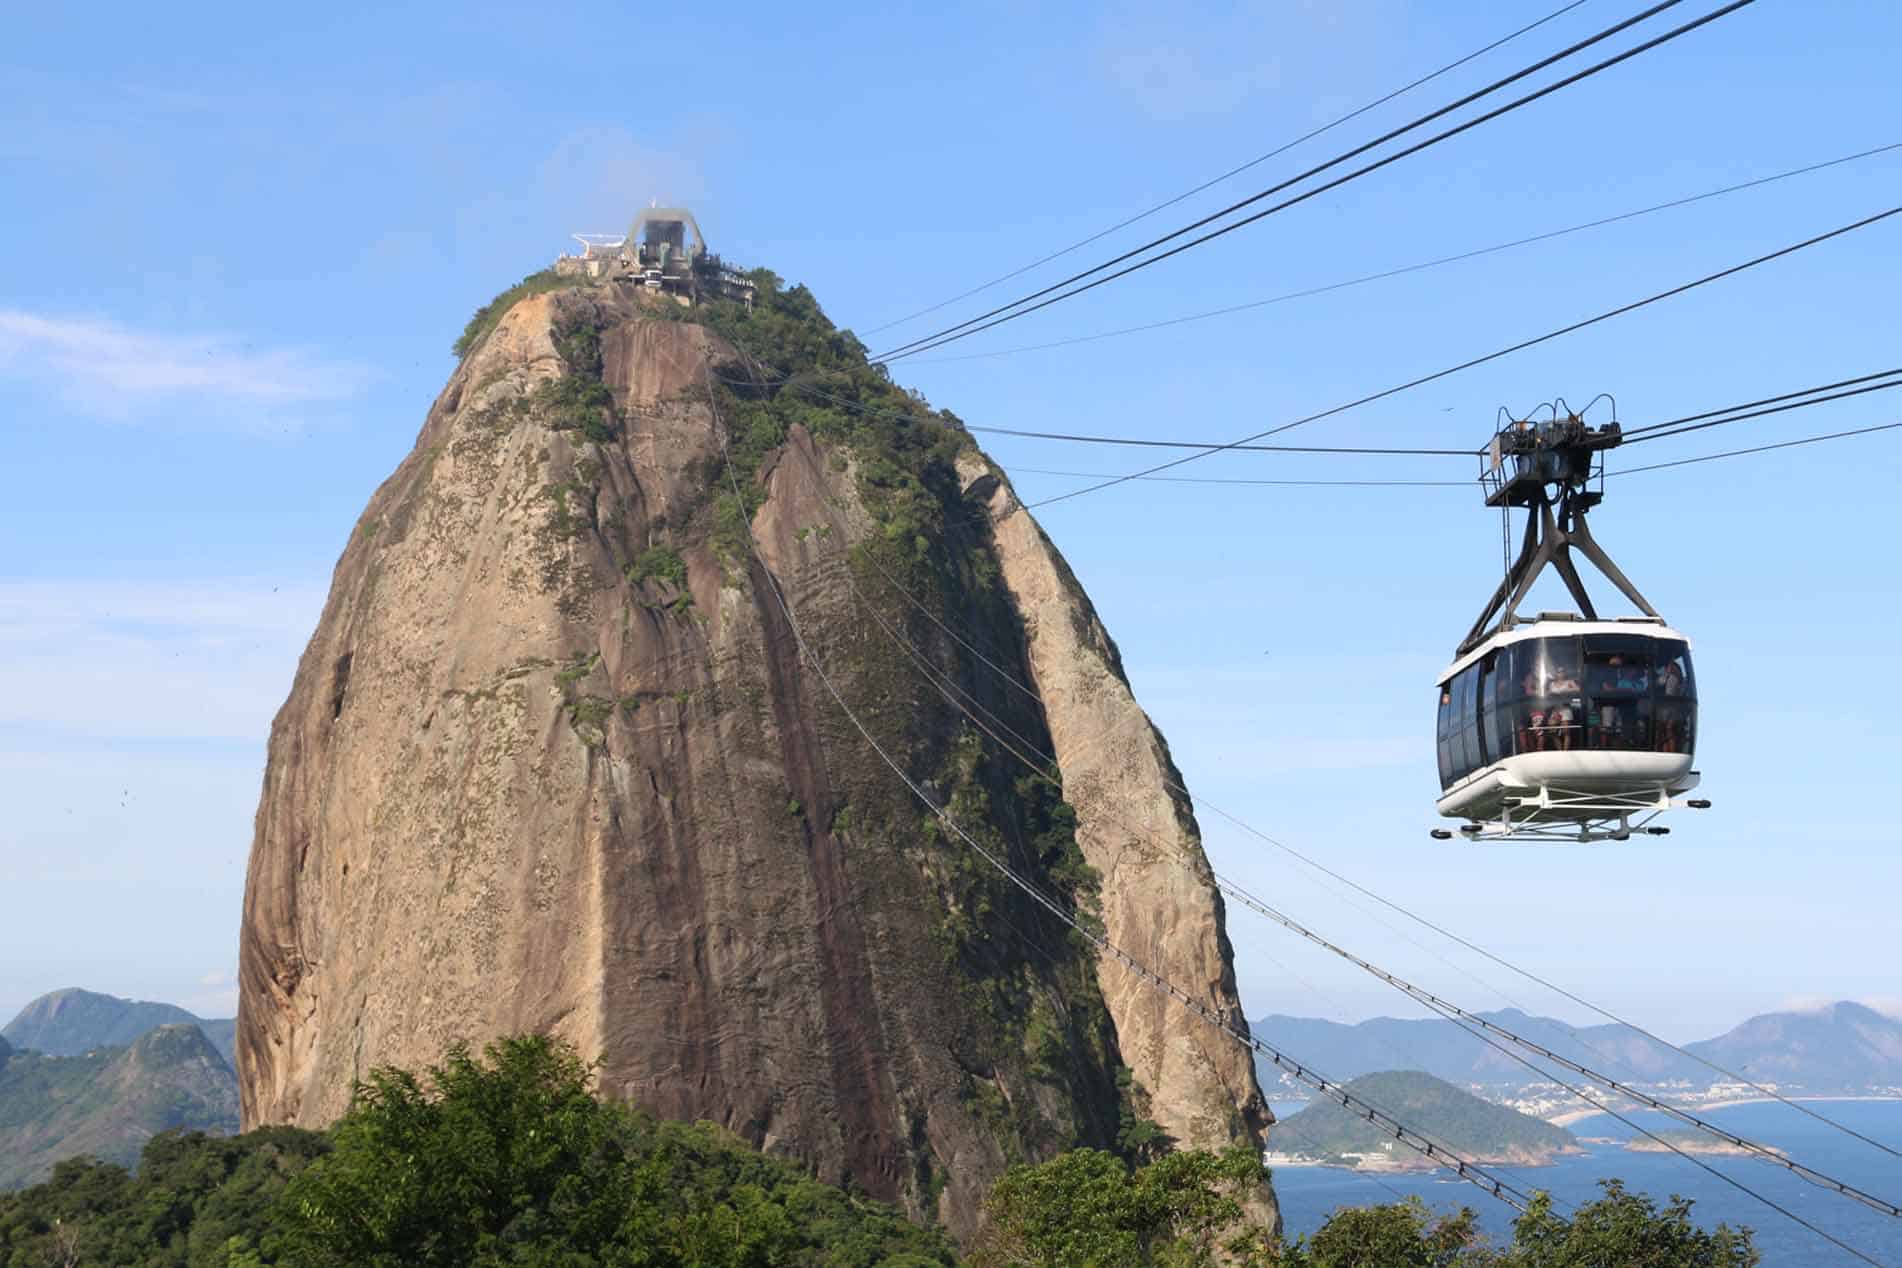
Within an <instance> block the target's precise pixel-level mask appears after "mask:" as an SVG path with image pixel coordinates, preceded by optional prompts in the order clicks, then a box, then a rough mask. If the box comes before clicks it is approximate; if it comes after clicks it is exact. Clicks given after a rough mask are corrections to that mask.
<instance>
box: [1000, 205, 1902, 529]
mask: <svg viewBox="0 0 1902 1268" xmlns="http://www.w3.org/2000/svg"><path fill="white" fill-rule="evenodd" d="M1898 214H1902V206H1897V207H1891V208H1889V209H1888V210H1886V211H1879V212H1876V213H1875V214H1874V215H1870V216H1864V217H1863V218H1862V219H1860V220H1855V221H1851V222H1850V223H1849V224H1846V225H1842V226H1840V227H1838V228H1835V229H1831V230H1829V231H1827V232H1825V233H1819V234H1816V235H1814V236H1812V237H1809V238H1805V239H1803V240H1802V241H1801V242H1794V243H1791V244H1790V245H1789V246H1786V247H1779V248H1778V249H1777V250H1775V251H1770V252H1767V253H1765V254H1763V255H1759V256H1757V257H1756V258H1754V259H1750V260H1745V261H1744V262H1743V263H1742V264H1733V265H1731V266H1730V267H1729V268H1726V269H1720V270H1718V271H1717V272H1715V273H1706V274H1705V275H1704V276H1702V277H1700V278H1695V279H1693V280H1692V281H1689V282H1684V283H1681V284H1679V285H1677V286H1673V287H1671V288H1670V289H1669V290H1663V291H1658V292H1656V293H1655V294H1652V295H1647V296H1646V297H1645V298H1643V299H1639V300H1634V301H1632V302H1631V303H1629V304H1621V305H1619V306H1618V307H1616V308H1608V309H1606V310H1605V311H1604V312H1602V313H1598V314H1597V315H1595V316H1592V317H1587V318H1585V319H1583V320H1582V321H1575V322H1573V323H1572V324H1570V325H1568V326H1561V327H1559V328H1558V329H1556V330H1549V331H1547V332H1546V333H1544V334H1542V335H1535V336H1534V337H1532V338H1530V339H1522V340H1520V341H1519V342H1518V343H1515V344H1510V345H1508V346H1506V347H1504V348H1501V349H1499V350H1498V351H1496V352H1489V353H1487V354H1486V355H1484V356H1479V357H1473V358H1471V359H1469V360H1466V361H1462V362H1460V363H1459V364H1458V365H1453V366H1448V367H1447V368H1446V369H1444V370H1436V371H1434V372H1433V373H1432V374H1423V375H1421V376H1419V377H1418V378H1414V379H1409V380H1408V381H1406V382H1405V383H1399V384H1396V385H1394V386H1393V387H1390V388H1384V389H1382V390H1381V391H1378V392H1371V393H1369V394H1368V395H1366V396H1362V397H1359V398H1357V399H1355V400H1352V401H1348V402H1346V403H1345V404H1341V405H1336V406H1334V407H1333V408H1331V409H1325V410H1320V411H1318V412H1316V413H1313V414H1308V415H1306V416H1305V417H1302V418H1297V419H1295V420H1293V421H1292V422H1287V423H1282V424H1280V425H1278V426H1275V427H1270V428H1267V429H1265V430H1263V431H1259V432H1256V433H1254V434H1253V435H1250V436H1243V437H1242V438H1241V439H1240V440H1238V441H1236V442H1235V444H1248V443H1251V442H1254V441H1258V440H1265V439H1267V438H1268V437H1269V436H1274V435H1278V434H1280V433H1282V432H1285V431H1291V430H1293V429H1294V428H1296V427H1302V426H1305V425H1306V424H1308V423H1313V422H1318V421H1320V420H1321V419H1324V418H1331V417H1333V416H1334V415H1336V414H1343V413H1346V412H1347V411H1348V410H1350V409H1355V408H1357V407H1359V406H1362V405H1367V404H1370V403H1372V402H1374V401H1378V400H1384V399H1385V398H1387V397H1389V396H1395V395H1398V394H1399V393H1401V392H1405V391H1407V390H1409V389H1411V388H1416V387H1419V386H1420V385H1422V384H1424V383H1431V382H1434V381H1435V380H1437V379H1443V378H1446V377H1448V376H1449V375H1453V374H1457V373H1459V372H1460V371H1462V370H1470V369H1472V368H1473V367H1474V366H1478V365H1484V364H1486V363H1487V362H1489V361H1497V360H1499V359H1500V358H1502V357H1506V356H1510V355H1511V354H1512V353H1515V352H1521V351H1523V350H1525V349H1527V348H1531V347H1535V346H1537V345H1539V344H1542V343H1549V342H1550V341H1552V340H1554V339H1557V338H1560V337H1561V336H1563V335H1569V334H1572V333H1574V332H1576V331H1579V330H1584V329H1585V328H1586V327H1588V326H1595V325H1597V324H1599V323H1600V322H1604V321H1609V320H1611V319H1612V318H1614V317H1620V316H1623V315H1624V314H1626V313H1630V312H1635V311H1637V310H1638V309H1640V308H1646V307H1649V306H1650V305H1652V304H1656V303H1660V302H1662V301H1663V300H1666V299H1671V298H1673V297H1674V296H1678V295H1682V294H1684V293H1685V292H1686V291H1691V290H1695V289H1696V288H1698V287H1700V286H1708V285H1709V284H1710V283H1712V282H1716V281H1720V280H1722V279H1724V278H1727V277H1730V276H1733V275H1734V274H1737V273H1742V272H1744V271H1745V270H1746V269H1753V268H1756V267H1758V266H1760V265H1763V264H1768V263H1770V262H1771V261H1773V260H1779V259H1782V258H1783V257H1784V256H1787V255H1793V254H1795V253H1796V252H1798V251H1802V250H1806V249H1807V248H1809V247H1813V246H1816V245H1818V244H1820V243H1824V242H1828V241H1831V240H1833V239H1835V238H1840V237H1842V236H1843V235H1845V234H1849V233H1854V232H1855V231H1856V230H1858V229H1865V228H1867V227H1869V226H1870V225H1873V224H1877V223H1879V222H1881V221H1884V220H1887V219H1889V218H1890V217H1891V216H1895V215H1898ZM1232 447H1233V446H1232V445H1218V446H1215V447H1213V448H1210V449H1205V450H1203V451H1201V452H1200V453H1193V454H1185V455H1184V456H1182V457H1180V458H1172V459H1170V460H1169V461H1168V462H1164V463H1159V464H1157V465H1156V466H1153V467H1148V468H1145V469H1143V470H1141V471H1134V472H1131V473H1129V474H1128V475H1122V476H1117V477H1116V478H1114V479H1111V480H1105V481H1103V482H1101V483H1100V484H1092V485H1088V486H1086V487H1084V488H1081V489H1073V490H1071V491H1070V492H1068V493H1061V494H1057V495H1056V496H1054V497H1047V498H1043V499H1041V500H1039V501H1036V502H1031V503H1028V505H1029V506H1030V507H1032V508H1035V507H1039V506H1048V505H1051V504H1053V503H1057V502H1065V501H1068V500H1069V499H1071V498H1075V497H1082V496H1083V495H1084V494H1086V493H1095V492H1097V491H1099V490H1101V489H1107V488H1112V487H1114V486H1115V485H1118V484H1122V483H1124V482H1125V481H1128V480H1133V479H1138V478H1140V477H1142V476H1150V475H1157V474H1159V473H1161V472H1163V471H1167V470H1169V469H1171V468H1173V467H1179V466H1182V465H1183V464H1185V463H1190V462H1194V461H1196V460H1198V459H1200V458H1206V457H1208V456H1209V455H1210V454H1216V453H1221V452H1223V451H1225V450H1227V449H1230V448H1232Z"/></svg>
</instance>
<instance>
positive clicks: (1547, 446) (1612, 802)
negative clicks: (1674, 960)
mask: <svg viewBox="0 0 1902 1268" xmlns="http://www.w3.org/2000/svg"><path fill="white" fill-rule="evenodd" d="M1554 413H1555V417H1554V419H1553V420H1552V421H1551V422H1547V423H1533V422H1531V421H1514V422H1512V423H1510V424H1509V425H1508V426H1507V427H1505V428H1504V429H1502V430H1501V431H1499V432H1498V433H1497V434H1495V435H1494V437H1493V440H1492V443H1491V444H1490V445H1489V446H1488V447H1487V451H1486V455H1485V460H1484V465H1483V468H1482V474H1481V484H1482V487H1483V488H1484V489H1485V491H1486V504H1487V505H1488V506H1494V507H1498V508H1499V509H1500V510H1501V512H1502V514H1506V515H1510V514H1511V512H1512V509H1513V508H1514V507H1523V508H1524V509H1525V511H1526V517H1527V518H1526V531H1525V539H1524V543H1523V545H1522V546H1521V548H1520V551H1519V556H1518V558H1517V560H1516V561H1514V563H1513V564H1512V565H1511V566H1510V567H1509V568H1508V569H1507V571H1506V576H1505V579H1504V580H1502V581H1501V582H1500V584H1499V588H1498V589H1497V590H1496V591H1494V593H1493V597H1492V599H1491V601H1490V602H1489V603H1488V604H1487V605H1486V608H1485V610H1484V611H1483V612H1481V613H1480V617H1479V619H1478V620H1477V621H1475V622H1474V623H1473V628H1472V629H1471V630H1470V631H1469V632H1468V633H1467V636H1466V638H1465V639H1464V640H1463V641H1462V642H1461V643H1460V646H1459V650H1458V651H1457V652H1456V653H1455V655H1454V659H1453V663H1452V664H1451V665H1449V666H1448V667H1447V669H1446V671H1445V672H1444V673H1442V674H1441V675H1440V677H1439V679H1438V680H1437V682H1436V684H1435V685H1436V688H1437V693H1438V698H1439V714H1438V736H1439V767H1440V790H1441V792H1440V799H1439V803H1438V809H1439V812H1440V813H1441V814H1442V815H1444V816H1446V817H1448V818H1452V819H1462V820H1465V822H1464V823H1463V824H1462V825H1461V826H1460V828H1459V829H1458V830H1459V832H1460V833H1461V834H1462V835H1463V836H1465V837H1467V838H1468V839H1469V840H1488V841H1494V840H1516V841H1573V842H1578V841H1584V842H1590V841H1607V840H1610V841H1623V840H1627V839H1629V837H1630V836H1631V834H1632V833H1634V832H1645V833H1649V834H1652V835H1657V836H1661V835H1663V834H1664V833H1666V832H1668V831H1669V829H1668V828H1662V827H1654V826H1650V823H1651V820H1652V819H1655V818H1656V817H1657V816H1658V815H1659V814H1662V813H1663V812H1664V811H1666V810H1669V809H1672V808H1674V807H1681V806H1689V807H1693V808H1697V809H1703V808H1706V807H1708V806H1709V804H1710V803H1709V802H1707V801H1695V800H1687V799H1685V797H1684V794H1686V793H1688V792H1690V791H1691V790H1692V789H1693V788H1695V787H1696V786H1697V783H1698V772H1697V771H1695V770H1693V769H1692V760H1693V754H1694V751H1695V746H1696V740H1697V684H1696V679H1695V677H1694V676H1693V673H1692V669H1691V646H1690V640H1689V639H1687V638H1685V636H1684V635H1683V634H1681V633H1679V632H1678V631H1677V630H1674V629H1672V628H1671V627H1670V626H1668V625H1666V624H1665V622H1664V618H1663V617H1661V616H1659V615H1658V613H1657V610H1656V609H1655V608H1653V607H1652V606H1651V604H1650V603H1648V602H1647V601H1646V600H1645V598H1644V596H1643V595H1642V594H1640V593H1638V590H1637V587H1635V586H1633V585H1632V584H1631V582H1630V581H1629V580H1628V579H1627V578H1626V577H1625V575H1624V573H1622V572H1620V571H1619V570H1618V566H1617V565H1616V564H1614V563H1613V562H1612V561H1611V559H1610V557H1609V556H1607V555H1606V554H1605V552H1604V550H1603V549H1602V548H1601V547H1600V546H1599V545H1598V543H1597V542H1596V541H1594V540H1593V539H1592V535H1591V530H1590V529H1589V528H1588V527H1587V526H1586V522H1585V515H1586V512H1587V511H1589V510H1590V509H1591V508H1592V507H1594V506H1596V505H1597V504H1598V503H1599V502H1600V501H1602V500H1603V498H1604V491H1603V479H1604V468H1603V459H1602V455H1603V453H1604V451H1605V450H1607V449H1610V448H1613V447H1614V446H1616V445H1617V444H1618V443H1619V440H1620V439H1621V435H1620V429H1619V425H1618V424H1617V423H1616V422H1611V423H1607V424H1605V425H1603V426H1601V427H1598V428H1592V427H1590V426H1588V425H1586V423H1585V422H1584V421H1583V420H1582V419H1580V418H1579V417H1578V416H1577V415H1574V414H1570V413H1567V414H1566V415H1565V416H1564V417H1562V418H1561V417H1557V416H1556V411H1554ZM1594 481H1596V482H1597V484H1598V487H1597V488H1596V489H1593V488H1592V487H1591V485H1592V484H1593V482H1594ZM1574 549H1576V550H1577V551H1578V552H1579V553H1580V554H1582V555H1583V556H1584V557H1585V558H1586V560H1587V561H1589V562H1590V563H1591V564H1593V565H1594V566H1595V567H1596V568H1597V569H1598V570H1599V571H1600V572H1601V573H1603V574H1604V575H1605V576H1606V577H1607V578H1608V579H1610V580H1611V582H1612V583H1613V584H1614V585H1616V586H1617V587H1618V589H1619V590H1620V591H1621V592H1623V594H1624V595H1625V597H1626V598H1628V599H1630V600H1631V601H1632V602H1633V603H1635V604H1636V605H1637V606H1638V608H1639V610H1640V612H1641V613H1642V615H1639V616H1626V617H1618V618H1615V619H1604V618H1601V617H1600V616H1599V614H1598V611H1597V609H1596V608H1595V606H1594V605H1593V603H1592V600H1591V596H1590V595H1589V594H1587V593H1586V591H1585V586H1584V583H1583V582H1582V581H1581V580H1580V578H1579V574H1578V569H1577V567H1576V565H1575V563H1574V560H1573V554H1572V552H1573V550H1574ZM1547 564H1551V565H1552V567H1553V568H1554V569H1555V570H1556V571H1557V572H1558V573H1559V575H1560V577H1562V578H1563V579H1564V581H1565V585H1566V588H1567V589H1568V590H1569V591H1570V592H1571V594H1572V598H1573V599H1574V601H1576V602H1577V604H1578V606H1579V609H1580V610H1579V611H1578V612H1540V613H1538V614H1537V615H1536V616H1535V617H1533V618H1532V619H1531V620H1527V619H1525V618H1522V617H1520V616H1519V615H1517V611H1518V607H1519V604H1520V603H1521V602H1522V601H1523V600H1524V599H1525V597H1526V594H1527V592H1528V591H1530V589H1531V588H1532V583H1533V581H1534V580H1536V579H1537V578H1538V576H1539V574H1540V572H1542V571H1543V570H1544V568H1545V566H1546V565H1547ZM1495 616H1497V617H1498V620H1497V622H1496V623H1495V622H1494V617H1495ZM1433 835H1434V836H1435V837H1436V838H1438V839H1441V840H1448V839H1451V837H1452V836H1453V833H1452V832H1451V831H1449V830H1447V829H1444V828H1440V829H1435V830H1434V832H1433Z"/></svg>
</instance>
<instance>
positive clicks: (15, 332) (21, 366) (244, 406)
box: [0, 308, 370, 420]
mask: <svg viewBox="0 0 1902 1268" xmlns="http://www.w3.org/2000/svg"><path fill="white" fill-rule="evenodd" d="M0 376H5V377H8V378H13V379H19V380H24V381H27V382H29V383H32V384H35V385H43V386H46V387H49V388H50V389H51V390H53V391H54V392H55V393H56V394H58V395H59V396H60V397H61V398H62V399H64V400H65V401H67V402H68V403H69V404H71V405H73V406H75V407H77V408H79V409H81V410H83V411H85V412H87V413H90V414H94V415H97V416H101V417H107V418H112V419H131V418H136V417H139V416H142V415H145V414H147V413H149V412H151V411H152V410H154V409H157V408H165V409H167V410H168V411H171V412H173V413H174V414H176V413H177V411H178V407H180V406H190V405H197V406H200V407H201V410H202V412H201V414H200V415H199V416H201V417H203V416H210V417H212V418H213V419H214V420H216V419H220V418H226V417H230V416H232V415H233V412H234V411H242V410H256V411H282V410H284V409H287V408H293V407H298V406H308V405H313V404H320V403H324V402H332V401H338V400H343V399H345V398H347V397H350V396H354V395H355V394H356V393H357V392H359V391H361V390H362V389H363V387H364V386H365V385H366V384H367V383H368V382H369V378H370V375H369V371H368V370H367V369H366V368H365V367H363V366H359V365H356V364H354V363H350V362H343V361H332V360H328V359H326V358H323V357H320V356H318V355H316V354H315V353H313V352H311V351H309V350H307V349H301V348H255V347H253V345H252V344H250V343H248V342H244V341H242V340H240V339H237V338H235V337H233V336H229V335H212V334H173V333H169V332H168V333H162V334H161V333H151V332H146V331H139V330H134V329H132V328H130V327H128V326H125V325H122V324H120V323H118V322H115V321H111V320H108V319H106V318H100V317H64V316H48V315H46V314H42V313H32V312H27V311H25V310H23V309H17V308H0Z"/></svg>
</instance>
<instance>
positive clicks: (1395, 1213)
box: [1286, 1198, 1498, 1268]
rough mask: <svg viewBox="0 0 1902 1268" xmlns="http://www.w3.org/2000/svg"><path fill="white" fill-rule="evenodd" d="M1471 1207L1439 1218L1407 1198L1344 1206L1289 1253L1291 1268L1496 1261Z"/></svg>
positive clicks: (1456, 1265) (1429, 1266)
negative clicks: (1391, 1201)
mask: <svg viewBox="0 0 1902 1268" xmlns="http://www.w3.org/2000/svg"><path fill="white" fill-rule="evenodd" d="M1477 1225H1478V1216H1477V1215H1475V1214H1474V1212H1473V1211H1472V1209H1471V1208H1468V1207H1462V1208H1461V1209H1460V1210H1459V1211H1458V1212H1456V1213H1454V1214H1451V1215H1445V1216H1441V1217H1440V1218H1439V1219H1437V1220H1435V1219H1433V1218H1432V1215H1431V1213H1430V1212H1429V1211H1428V1210H1427V1208H1426V1204H1425V1203H1424V1202H1422V1201H1420V1199H1418V1198H1408V1199H1407V1200H1406V1201H1404V1202H1395V1203H1392V1204H1389V1205H1387V1206H1366V1207H1343V1208H1342V1209H1340V1210H1338V1211H1335V1212H1334V1213H1333V1214H1332V1215H1330V1216H1328V1219H1327V1222H1326V1223H1325V1224H1323V1225H1322V1226H1321V1228H1320V1229H1319V1231H1317V1232H1316V1233H1315V1234H1314V1236H1313V1238H1312V1239H1310V1240H1308V1241H1307V1242H1305V1243H1303V1244H1301V1245H1298V1246H1296V1247H1294V1248H1293V1249H1292V1250H1291V1251H1290V1252H1289V1253H1288V1255H1287V1258H1286V1263H1287V1264H1288V1266H1289V1268H1465V1266H1466V1265H1481V1264H1495V1263H1497V1262H1498V1260H1497V1258H1496V1257H1495V1256H1494V1255H1493V1254H1492V1253H1491V1252H1490V1251H1489V1250H1487V1248H1486V1246H1485V1243H1484V1241H1483V1239H1482V1238H1481V1236H1480V1233H1479V1230H1478V1226H1477Z"/></svg>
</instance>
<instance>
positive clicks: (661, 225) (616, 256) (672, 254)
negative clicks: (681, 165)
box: [555, 206, 754, 308]
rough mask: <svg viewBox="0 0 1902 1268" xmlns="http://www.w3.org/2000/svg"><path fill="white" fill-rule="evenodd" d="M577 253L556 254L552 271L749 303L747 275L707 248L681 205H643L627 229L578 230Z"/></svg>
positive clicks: (686, 298)
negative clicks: (617, 233) (622, 231)
mask: <svg viewBox="0 0 1902 1268" xmlns="http://www.w3.org/2000/svg"><path fill="white" fill-rule="evenodd" d="M574 239H575V241H576V242H579V243H580V244H581V253H580V254H579V255H561V256H557V257H555V272H557V273H562V274H582V275H585V276H587V277H594V278H603V279H606V278H619V279H622V280H626V281H632V282H638V283H639V284H640V285H642V286H644V287H646V288H647V289H649V290H654V291H660V292H662V293H663V294H667V295H673V296H675V297H676V298H678V299H679V301H680V302H681V303H683V304H692V303H697V302H698V301H700V300H701V299H703V298H707V297H709V296H719V297H721V298H723V299H731V300H737V301H738V302H740V303H743V304H745V305H746V306H747V307H748V308H751V307H752V306H753V294H754V286H753V282H752V279H751V278H749V277H747V276H746V275H745V274H744V273H742V272H741V271H740V270H738V269H736V268H734V267H733V266H732V265H730V264H727V263H726V262H725V261H723V260H721V259H720V257H719V256H717V255H715V254H713V252H711V251H709V250H708V249H707V240H706V237H705V235H703V234H702V233H701V232H700V224H699V222H698V221H696V220H695V219H694V218H693V213H692V212H690V211H688V210H687V209H686V208H684V207H653V206H650V207H646V208H643V209H642V211H641V213H640V214H639V215H638V216H636V217H634V223H633V225H632V226H630V227H629V229H628V231H627V233H626V234H624V235H622V236H620V237H615V236H614V235H613V234H604V233H577V234H575V235H574Z"/></svg>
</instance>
